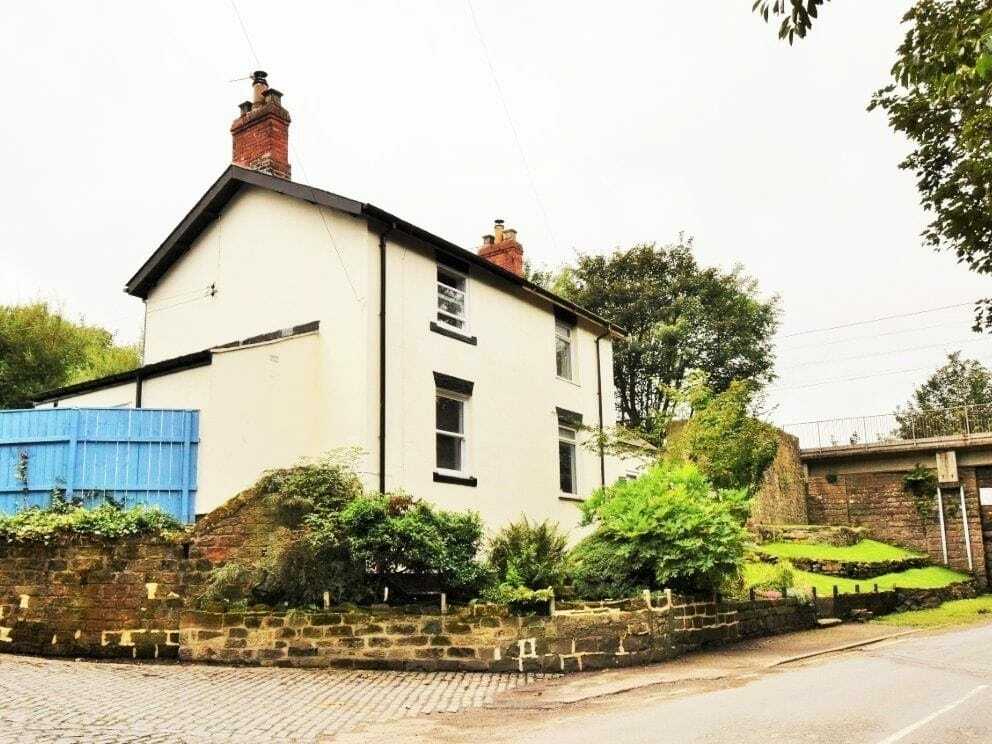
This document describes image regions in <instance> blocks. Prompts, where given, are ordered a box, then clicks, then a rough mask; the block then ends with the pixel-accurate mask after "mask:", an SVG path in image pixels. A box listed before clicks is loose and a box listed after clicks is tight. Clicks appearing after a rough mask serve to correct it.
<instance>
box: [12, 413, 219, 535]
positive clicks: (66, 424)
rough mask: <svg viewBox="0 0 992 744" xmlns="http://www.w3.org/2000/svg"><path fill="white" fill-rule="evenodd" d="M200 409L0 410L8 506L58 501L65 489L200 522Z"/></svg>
mask: <svg viewBox="0 0 992 744" xmlns="http://www.w3.org/2000/svg"><path fill="white" fill-rule="evenodd" d="M199 418H200V414H199V411H188V410H179V409H163V408H45V409H32V410H16V411H0V513H2V514H13V513H15V512H17V511H20V510H22V509H26V508H28V507H32V506H40V507H44V506H47V505H48V504H50V503H51V499H52V493H53V491H55V490H62V491H64V492H65V493H66V496H68V497H75V498H81V499H82V500H83V503H84V504H85V505H86V506H96V505H98V504H100V503H101V502H103V501H105V500H106V498H107V497H108V496H109V497H111V498H113V499H114V500H115V501H118V502H121V503H123V504H124V505H125V506H134V505H137V504H145V505H147V506H157V507H159V508H160V509H162V511H164V512H167V513H169V514H171V515H173V516H174V517H176V518H177V519H179V520H181V521H183V522H192V521H193V517H194V514H195V510H194V507H195V501H196V476H197V467H196V459H197V452H198V449H199V439H200V432H199V424H200V420H199Z"/></svg>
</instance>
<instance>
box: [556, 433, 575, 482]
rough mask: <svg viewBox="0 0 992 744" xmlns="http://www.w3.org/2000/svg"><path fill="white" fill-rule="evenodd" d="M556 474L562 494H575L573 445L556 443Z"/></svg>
mask: <svg viewBox="0 0 992 744" xmlns="http://www.w3.org/2000/svg"><path fill="white" fill-rule="evenodd" d="M558 472H559V480H560V483H561V490H562V493H575V445H574V444H570V443H569V442H561V441H560V442H558Z"/></svg>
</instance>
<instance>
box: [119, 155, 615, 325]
mask: <svg viewBox="0 0 992 744" xmlns="http://www.w3.org/2000/svg"><path fill="white" fill-rule="evenodd" d="M244 185H250V186H257V187H258V188H262V189H266V190H268V191H274V192H276V193H279V194H284V195H286V196H290V197H292V198H294V199H300V200H302V201H306V202H310V203H311V204H318V205H320V206H323V207H329V208H331V209H336V210H338V211H340V212H344V213H345V214H350V215H353V216H355V217H362V218H364V219H365V220H367V221H369V222H372V223H378V224H379V225H380V226H383V225H387V226H392V231H393V233H392V234H391V237H393V239H394V240H395V237H396V234H401V235H406V236H408V237H410V238H412V239H413V240H415V241H418V242H421V243H426V244H427V245H428V246H430V247H433V248H434V249H435V250H436V251H440V252H442V253H444V254H446V255H447V256H450V257H452V258H455V259H458V260H460V261H462V262H464V263H467V264H469V265H470V266H478V267H480V268H483V269H485V270H486V271H488V272H490V273H492V274H495V275H496V276H499V277H502V278H503V279H505V280H507V281H508V282H510V283H512V284H514V285H516V286H519V287H522V288H523V289H525V290H527V291H528V292H531V293H532V294H536V295H538V296H539V297H542V298H544V299H545V300H547V301H549V302H550V303H551V304H552V305H553V306H554V307H559V308H563V309H565V310H569V311H571V312H573V313H575V314H576V315H579V316H581V317H583V318H586V319H587V320H590V321H592V322H593V323H595V324H597V325H599V326H601V327H603V328H605V329H607V330H608V331H609V332H610V333H611V334H612V335H616V336H624V335H625V331H624V330H623V328H621V327H620V326H618V325H616V324H614V323H610V322H609V321H608V320H606V319H605V318H602V317H600V316H599V315H597V314H596V313H593V312H591V311H589V310H586V309H584V308H582V307H580V306H579V305H576V304H574V303H572V302H569V301H568V300H566V299H565V298H563V297H559V296H558V295H556V294H554V293H553V292H549V291H548V290H546V289H544V287H541V286H539V285H537V284H534V283H533V282H531V281H528V280H527V279H525V278H524V277H522V276H518V275H517V274H514V273H513V272H512V271H507V270H506V269H504V268H502V267H501V266H497V265H496V264H494V263H492V262H490V261H487V260H486V259H484V258H482V257H481V256H478V255H476V254H475V253H473V252H472V251H469V250H466V249H464V248H461V247H460V246H457V245H455V244H454V243H451V242H449V241H447V240H445V239H444V238H441V237H438V236H437V235H434V234H432V233H430V232H428V231H427V230H424V229H422V228H419V227H417V226H416V225H412V224H410V223H409V222H405V221H403V220H401V219H399V218H398V217H396V216H395V215H392V214H390V213H389V212H387V211H385V210H384V209H380V208H379V207H377V206H375V205H373V204H363V203H362V202H358V201H355V200H354V199H348V198H347V197H343V196H339V195H337V194H332V193H331V192H329V191H323V190H321V189H317V188H314V187H312V186H307V185H305V184H299V183H294V182H293V181H287V180H285V179H283V178H277V177H275V176H270V175H267V174H265V173H259V172H258V171H253V170H248V169H246V168H239V167H238V166H236V165H230V166H228V167H227V169H226V170H225V171H224V172H223V173H222V174H221V175H220V177H219V178H218V179H217V180H216V181H215V182H214V184H213V185H212V186H211V187H210V188H209V189H207V192H206V193H205V194H204V195H203V196H202V197H201V198H200V200H199V201H198V202H197V203H196V205H195V206H194V207H193V209H191V210H190V212H189V213H188V214H187V215H186V216H185V217H184V218H183V220H182V221H181V222H180V223H179V224H178V225H177V226H176V228H175V229H174V230H173V231H172V232H171V233H170V234H169V236H168V237H167V238H166V239H165V241H164V242H163V243H162V244H161V245H160V246H159V247H158V249H157V250H156V251H155V253H153V254H152V255H151V257H150V258H149V259H148V260H147V261H145V263H144V265H142V267H141V268H140V269H138V271H137V273H136V274H135V275H134V276H133V277H131V278H130V279H129V280H128V282H127V285H126V286H125V288H124V290H125V291H126V292H127V293H128V294H131V295H134V296H136V297H142V298H147V297H148V293H149V292H150V291H151V289H152V287H154V286H155V283H156V282H157V281H158V280H159V278H161V276H162V275H163V274H164V273H165V272H166V271H167V270H168V269H169V267H170V266H172V264H173V263H174V262H175V261H176V260H177V259H178V258H179V257H180V256H181V255H182V254H183V253H185V252H186V251H187V250H188V249H189V247H190V245H192V243H193V241H195V240H196V238H197V237H198V236H199V235H200V234H201V233H202V232H203V231H204V230H205V229H206V228H207V227H208V226H209V225H210V223H211V222H213V221H214V220H215V219H217V217H218V216H219V215H220V213H221V212H222V211H223V209H224V207H225V206H227V204H228V202H230V201H231V199H233V198H234V195H235V194H236V193H237V192H238V191H239V190H240V189H241V187H242V186H244Z"/></svg>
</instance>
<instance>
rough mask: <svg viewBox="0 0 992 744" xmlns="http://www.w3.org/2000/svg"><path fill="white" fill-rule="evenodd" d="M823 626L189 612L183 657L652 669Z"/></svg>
mask: <svg viewBox="0 0 992 744" xmlns="http://www.w3.org/2000/svg"><path fill="white" fill-rule="evenodd" d="M662 596H664V595H662ZM815 623H816V620H815V612H814V608H813V606H812V605H811V604H810V603H806V602H802V601H800V600H798V599H795V598H790V599H784V600H783V599H779V600H759V601H756V602H721V603H719V604H717V603H716V602H712V601H692V600H687V599H679V598H675V599H674V601H673V603H672V604H670V605H669V604H665V605H664V606H662V607H657V606H650V605H649V604H648V603H647V601H646V600H625V601H622V602H613V603H588V604H585V603H563V604H562V609H559V610H557V611H556V612H555V613H554V614H553V615H551V616H550V617H538V616H519V615H514V614H511V613H510V612H509V611H508V610H507V609H506V608H505V607H496V606H493V605H474V606H469V607H464V608H458V609H453V610H452V611H451V612H450V613H449V614H446V615H441V614H431V613H423V612H419V611H415V610H411V609H407V610H404V609H403V608H372V609H359V610H356V609H347V608H338V609H330V610H326V611H321V612H299V611H296V612H271V611H269V612H265V611H263V612H244V613H209V612H189V613H184V614H183V618H182V636H181V647H180V656H181V658H183V659H186V660H190V661H206V662H224V663H236V664H253V665H275V666H291V667H360V668H375V669H382V668H388V669H406V670H471V671H483V670H488V671H518V672H531V671H546V672H577V671H583V670H589V669H603V668H609V667H619V666H633V665H639V664H649V663H652V662H656V661H662V660H665V659H671V658H674V657H677V656H680V655H682V654H684V653H687V652H689V651H692V650H695V649H699V648H702V647H705V646H711V645H719V644H724V643H731V642H733V641H737V640H741V639H743V638H751V637H757V636H764V635H773V634H776V633H785V632H789V631H794V630H804V629H807V628H812V627H814V626H815Z"/></svg>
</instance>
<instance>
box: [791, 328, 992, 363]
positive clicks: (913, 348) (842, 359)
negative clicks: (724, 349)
mask: <svg viewBox="0 0 992 744" xmlns="http://www.w3.org/2000/svg"><path fill="white" fill-rule="evenodd" d="M982 341H992V336H980V337H978V338H967V339H961V340H959V341H945V342H943V343H940V344H928V345H926V346H910V347H907V348H903V349H892V350H890V351H876V352H872V353H870V354H856V355H853V356H846V357H836V358H834V359H818V360H815V361H812V362H803V363H801V364H790V365H789V366H787V367H781V368H780V369H782V370H788V369H799V368H800V367H821V366H825V365H828V364H836V363H838V362H854V361H857V360H859V359H873V358H875V357H880V356H888V355H889V354H902V353H908V352H912V351H925V350H927V349H943V348H946V347H948V346H970V345H971V344H976V343H981V342H982Z"/></svg>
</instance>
